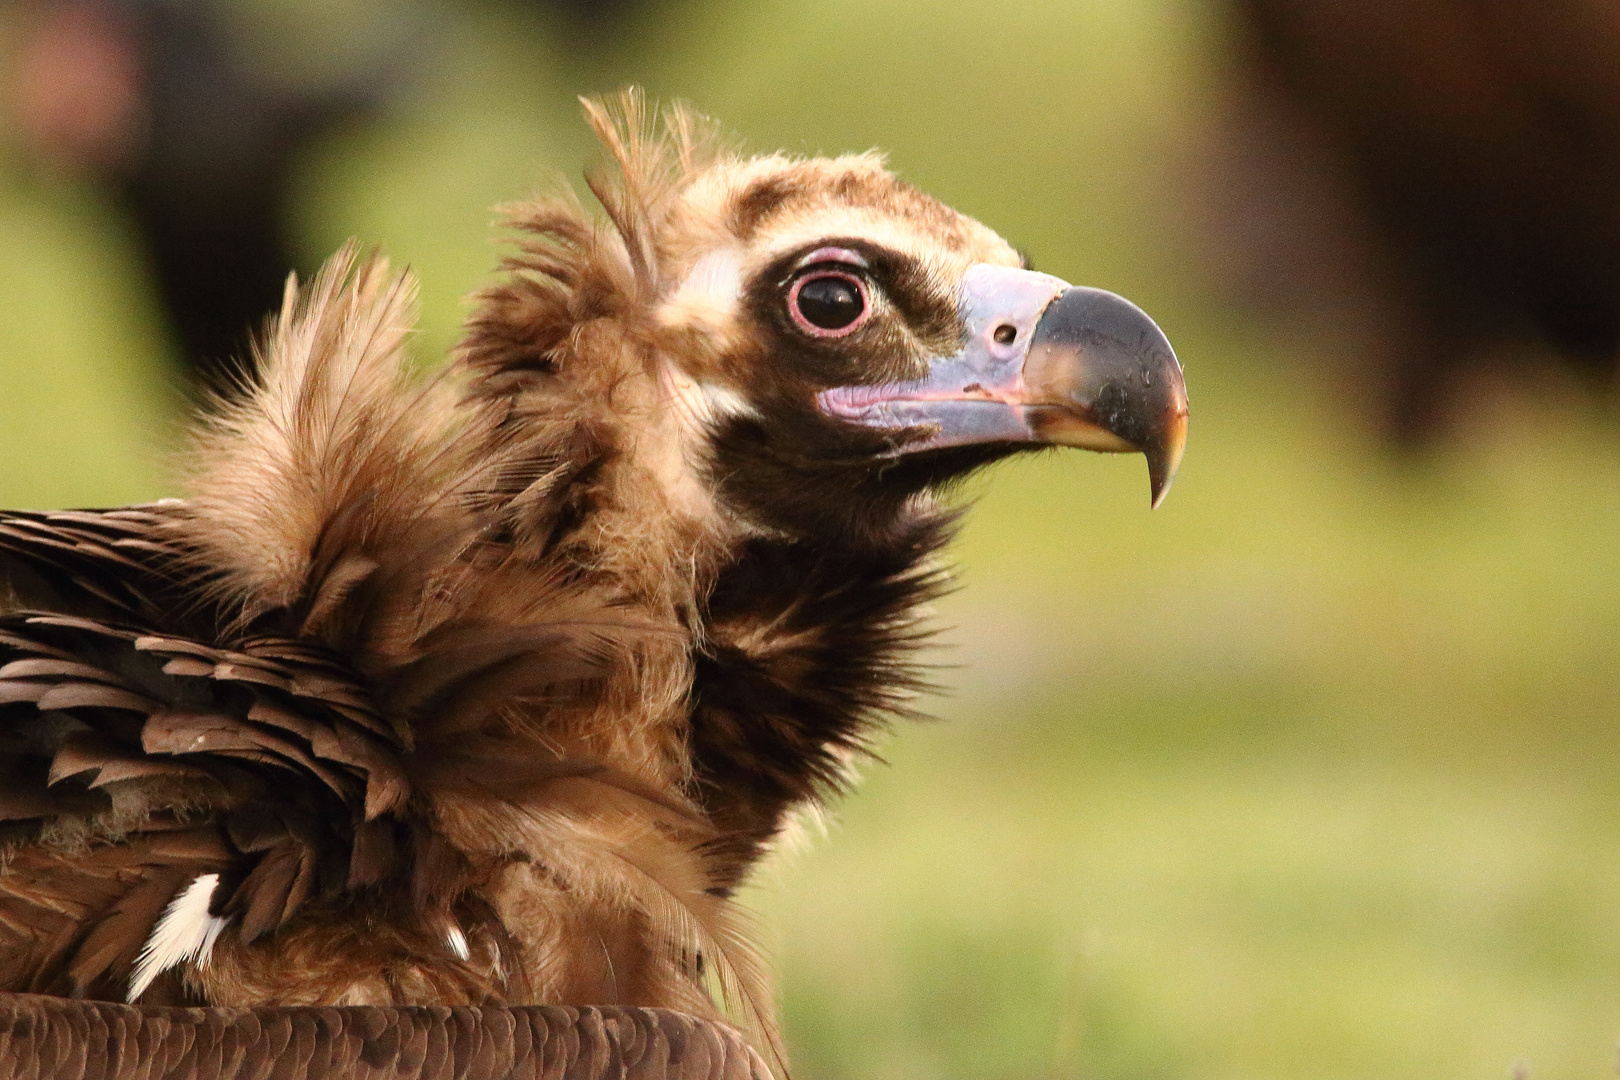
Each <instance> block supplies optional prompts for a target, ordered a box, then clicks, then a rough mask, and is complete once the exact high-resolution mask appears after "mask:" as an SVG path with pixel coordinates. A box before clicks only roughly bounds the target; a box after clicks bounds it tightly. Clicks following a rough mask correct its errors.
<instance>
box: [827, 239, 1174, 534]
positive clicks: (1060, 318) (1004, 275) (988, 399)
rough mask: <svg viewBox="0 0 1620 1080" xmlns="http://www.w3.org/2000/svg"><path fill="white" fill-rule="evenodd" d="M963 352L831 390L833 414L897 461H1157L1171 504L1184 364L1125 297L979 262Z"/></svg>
mask: <svg viewBox="0 0 1620 1080" xmlns="http://www.w3.org/2000/svg"><path fill="white" fill-rule="evenodd" d="M959 303H960V310H961V313H962V319H963V322H964V323H965V324H966V329H967V333H968V339H967V342H966V343H965V344H964V345H963V347H962V350H961V351H960V352H958V353H956V354H954V355H951V356H942V357H936V358H935V359H933V360H932V361H930V363H929V370H928V374H927V375H925V376H924V377H923V378H921V379H917V380H914V381H910V382H903V383H889V384H885V385H880V386H847V387H839V388H837V389H834V390H828V391H824V392H823V393H822V394H821V395H820V397H819V399H818V400H819V404H820V405H821V408H822V409H823V411H825V412H827V413H828V414H830V415H832V416H836V417H838V418H840V419H842V420H846V421H849V422H853V423H857V424H860V425H862V426H863V427H876V428H883V429H889V430H893V431H895V432H896V434H897V436H899V438H898V441H897V443H896V446H895V449H894V451H893V452H894V454H896V455H897V456H898V455H901V454H908V453H914V452H916V451H920V450H931V449H937V448H940V447H947V446H966V445H971V444H975V443H995V442H1010V443H1019V442H1027V443H1039V444H1047V445H1055V446H1078V447H1083V448H1085V449H1088V450H1100V451H1104V452H1115V453H1117V452H1136V453H1141V454H1143V455H1145V456H1146V457H1147V459H1148V479H1149V482H1150V484H1151V489H1152V497H1153V505H1154V506H1158V505H1159V503H1160V502H1162V501H1163V499H1164V496H1165V492H1167V491H1169V489H1170V482H1171V480H1173V479H1174V478H1175V475H1176V467H1177V466H1178V465H1180V464H1181V454H1182V450H1183V449H1184V448H1185V446H1186V443H1187V387H1186V383H1185V382H1184V381H1183V380H1182V375H1181V365H1180V364H1179V363H1177V362H1176V354H1175V352H1174V350H1172V349H1171V348H1170V342H1169V341H1167V340H1166V339H1165V336H1164V334H1163V332H1162V331H1160V330H1159V328H1158V326H1156V325H1155V324H1154V322H1153V320H1152V319H1150V318H1148V317H1147V315H1146V314H1145V313H1143V311H1142V309H1141V308H1139V307H1137V306H1136V305H1135V304H1133V303H1131V302H1130V301H1129V300H1126V299H1125V298H1123V297H1120V296H1116V295H1114V294H1113V293H1110V292H1104V291H1103V290H1101V289H1088V288H1082V287H1076V286H1071V285H1069V284H1068V283H1066V282H1064V281H1061V280H1059V279H1058V278H1054V277H1051V276H1049V275H1047V274H1037V273H1035V272H1033V271H1029V270H1013V269H1009V268H1006V267H1000V266H989V265H985V264H980V265H978V266H974V267H972V268H970V269H969V270H968V272H967V274H966V275H965V276H964V277H963V279H962V290H961V297H960V302H959Z"/></svg>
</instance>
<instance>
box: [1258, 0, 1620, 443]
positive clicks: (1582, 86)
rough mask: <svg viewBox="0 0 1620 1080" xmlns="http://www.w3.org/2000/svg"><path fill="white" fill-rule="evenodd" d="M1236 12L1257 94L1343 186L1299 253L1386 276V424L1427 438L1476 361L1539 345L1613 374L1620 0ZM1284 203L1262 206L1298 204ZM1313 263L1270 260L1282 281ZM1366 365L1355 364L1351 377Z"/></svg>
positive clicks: (1508, 363) (1307, 217) (1304, 230)
mask: <svg viewBox="0 0 1620 1080" xmlns="http://www.w3.org/2000/svg"><path fill="white" fill-rule="evenodd" d="M1235 9H1236V11H1237V12H1238V13H1239V15H1240V25H1241V28H1242V30H1243V32H1244V33H1243V38H1244V41H1245V43H1246V45H1247V48H1248V54H1247V55H1248V58H1249V61H1250V64H1249V69H1250V71H1251V73H1252V74H1253V75H1254V76H1256V79H1255V87H1256V89H1257V91H1258V96H1259V97H1260V98H1262V99H1264V100H1265V101H1266V102H1267V106H1266V107H1268V108H1270V107H1271V106H1278V107H1280V108H1281V109H1282V111H1283V113H1284V115H1285V117H1286V120H1285V122H1284V127H1283V130H1284V131H1285V132H1286V136H1285V137H1286V138H1287V139H1288V140H1289V141H1291V142H1294V143H1295V144H1296V145H1298V144H1299V143H1301V142H1303V143H1306V144H1312V145H1319V146H1320V148H1321V149H1320V152H1319V154H1318V155H1317V156H1319V157H1320V158H1321V159H1322V160H1323V161H1325V162H1326V167H1327V169H1328V170H1329V171H1330V172H1331V173H1332V174H1333V175H1334V176H1335V177H1336V186H1340V187H1342V189H1343V190H1344V191H1345V192H1346V193H1347V195H1348V202H1349V203H1350V207H1349V214H1350V216H1351V217H1352V218H1353V223H1352V224H1351V226H1350V230H1349V231H1350V233H1351V235H1350V236H1348V237H1346V236H1343V235H1340V236H1333V235H1324V234H1323V232H1322V231H1321V224H1320V223H1321V222H1323V221H1327V220H1333V219H1336V218H1338V217H1342V216H1343V214H1342V213H1341V212H1340V211H1338V210H1335V209H1334V208H1331V207H1325V206H1322V205H1320V204H1319V203H1314V202H1313V203H1307V204H1305V205H1304V206H1301V207H1298V208H1297V213H1294V214H1293V216H1292V217H1288V220H1289V222H1290V223H1291V224H1290V226H1288V227H1290V228H1292V227H1295V226H1297V227H1298V232H1299V233H1301V234H1302V235H1303V236H1304V237H1306V239H1305V240H1303V241H1301V243H1300V244H1299V246H1298V249H1297V251H1296V255H1297V256H1299V257H1298V258H1296V259H1295V262H1296V263H1297V262H1298V261H1301V259H1311V260H1321V261H1326V262H1333V261H1356V260H1361V259H1365V260H1366V261H1368V262H1369V263H1370V267H1369V271H1368V273H1369V276H1371V277H1373V278H1375V279H1378V281H1379V284H1378V285H1377V286H1376V288H1377V291H1379V292H1381V293H1382V294H1383V300H1382V301H1381V304H1382V306H1381V307H1380V308H1379V313H1378V316H1377V327H1376V330H1375V336H1376V337H1377V338H1378V339H1379V341H1380V343H1382V344H1383V345H1384V346H1385V347H1387V348H1388V349H1389V353H1390V355H1389V356H1388V357H1387V358H1385V364H1386V366H1387V368H1388V370H1387V376H1388V377H1387V381H1386V387H1385V392H1384V394H1383V396H1382V399H1381V404H1382V406H1383V407H1384V409H1385V422H1386V425H1387V430H1388V431H1389V433H1390V434H1391V435H1392V436H1394V437H1395V438H1397V439H1399V440H1402V441H1408V442H1410V441H1414V440H1421V439H1424V438H1426V437H1428V436H1429V435H1432V434H1434V433H1435V432H1436V431H1437V430H1438V428H1439V426H1441V421H1442V420H1443V418H1444V416H1445V415H1446V413H1447V412H1448V411H1449V410H1450V409H1451V408H1452V407H1453V406H1454V405H1455V404H1456V399H1457V397H1458V395H1459V392H1460V391H1465V390H1466V389H1467V387H1468V386H1469V384H1470V381H1471V376H1472V375H1473V374H1474V373H1475V372H1477V371H1479V370H1481V369H1484V368H1486V367H1488V366H1490V365H1498V366H1504V367H1509V368H1511V367H1512V366H1514V365H1516V364H1522V363H1523V362H1524V361H1525V360H1526V359H1529V360H1531V361H1532V362H1536V363H1539V362H1541V361H1540V359H1539V357H1538V356H1537V354H1538V353H1539V354H1540V356H1546V355H1548V354H1551V355H1552V356H1556V357H1558V358H1561V359H1562V361H1564V362H1565V363H1566V364H1567V365H1568V366H1570V367H1571V368H1572V369H1573V370H1575V371H1577V372H1579V373H1581V375H1582V376H1583V377H1585V378H1587V379H1588V380H1589V381H1591V382H1593V383H1596V384H1598V385H1609V384H1612V381H1613V377H1614V374H1615V366H1616V362H1617V360H1620V200H1617V199H1616V198H1615V192H1617V191H1620V7H1617V6H1616V5H1614V4H1612V3H1606V2H1603V0H1542V2H1538V3H1525V2H1523V0H1410V2H1406V3H1378V2H1368V0H1348V2H1337V3H1317V2H1313V0H1236V2H1235ZM1240 167H1241V168H1242V170H1243V174H1242V178H1241V179H1239V178H1237V177H1236V176H1234V178H1233V180H1234V182H1235V183H1238V184H1241V185H1243V186H1246V187H1248V186H1252V185H1254V183H1255V172H1256V171H1257V166H1256V163H1255V162H1254V161H1249V162H1247V163H1245V164H1243V165H1242V166H1240ZM1263 167H1264V166H1263V163H1262V165H1261V166H1260V168H1263ZM1286 203H1287V200H1286V199H1285V200H1283V204H1282V205H1272V206H1268V207H1264V208H1262V209H1261V213H1264V214H1270V213H1273V212H1276V211H1281V212H1282V213H1283V214H1284V215H1285V216H1286V215H1287V214H1288V212H1289V208H1288V206H1287V205H1286ZM1302 270H1305V268H1302V267H1300V266H1298V265H1279V266H1274V267H1272V268H1271V273H1272V275H1273V276H1274V278H1275V279H1276V282H1275V283H1276V284H1277V285H1278V286H1281V287H1282V288H1284V289H1286V287H1287V286H1286V280H1287V279H1289V278H1297V277H1299V276H1300V274H1301V271H1302ZM1305 272H1306V273H1308V272H1309V271H1308V270H1305ZM1368 362H1369V359H1368V357H1367V356H1366V355H1365V354H1364V353H1363V354H1362V355H1360V356H1358V359H1357V363H1358V364H1365V363H1368ZM1366 376H1367V372H1366V371H1365V370H1358V372H1357V376H1356V378H1357V384H1358V385H1359V386H1365V385H1366ZM1523 381H1524V382H1525V383H1526V384H1527V385H1531V386H1534V385H1536V384H1535V383H1533V382H1532V381H1531V380H1523ZM1540 385H1543V386H1544V385H1545V381H1544V380H1543V381H1540Z"/></svg>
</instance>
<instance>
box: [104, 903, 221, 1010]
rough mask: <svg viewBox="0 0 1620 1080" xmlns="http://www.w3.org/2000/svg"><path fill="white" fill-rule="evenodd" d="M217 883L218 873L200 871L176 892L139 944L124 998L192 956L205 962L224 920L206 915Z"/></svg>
mask: <svg viewBox="0 0 1620 1080" xmlns="http://www.w3.org/2000/svg"><path fill="white" fill-rule="evenodd" d="M218 886H219V875H218V874H203V875H202V876H200V877H198V878H197V879H196V880H195V881H193V882H192V883H191V884H190V885H187V886H186V887H185V888H184V889H183V890H181V891H180V892H179V893H178V894H176V896H175V898H174V899H173V900H170V901H169V906H168V907H167V908H165V909H164V911H163V917H162V918H161V919H159V920H158V924H157V926H156V927H154V928H153V929H152V936H151V937H149V938H147V939H146V944H145V945H143V946H142V947H141V955H140V956H139V957H138V958H136V960H135V970H134V972H133V973H132V974H131V975H130V977H129V994H128V995H127V996H126V997H125V999H124V1000H126V1001H134V1000H135V999H136V998H138V997H140V996H141V995H142V994H143V993H145V992H146V988H147V987H148V986H151V985H152V980H153V979H155V978H157V977H158V976H159V975H161V974H163V973H164V972H165V971H168V970H169V969H170V968H172V967H174V966H175V965H176V964H183V963H185V962H186V961H188V960H192V959H195V960H196V961H197V962H198V963H199V964H206V963H208V954H209V952H210V951H211V950H212V949H213V947H214V942H215V940H216V939H218V937H219V932H220V931H221V930H223V929H225V920H224V919H222V918H220V917H219V916H217V915H210V914H208V902H209V901H210V900H212V899H213V897H214V889H216V888H217V887H218Z"/></svg>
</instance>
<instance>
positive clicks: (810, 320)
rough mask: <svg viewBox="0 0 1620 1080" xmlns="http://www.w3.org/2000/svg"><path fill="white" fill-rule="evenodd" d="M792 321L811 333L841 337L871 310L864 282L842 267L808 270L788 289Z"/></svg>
mask: <svg viewBox="0 0 1620 1080" xmlns="http://www.w3.org/2000/svg"><path fill="white" fill-rule="evenodd" d="M787 306H788V314H790V315H792V316H793V325H795V326H797V327H798V328H799V329H800V330H803V331H804V332H805V333H807V334H809V335H810V336H812V337H823V338H832V337H843V336H844V335H845V334H849V333H853V332H854V331H855V330H856V329H857V328H858V327H859V326H860V325H861V324H862V323H864V322H866V318H867V316H868V315H870V314H871V311H872V305H871V304H870V303H869V301H868V298H867V295H866V282H864V281H862V280H861V279H860V278H859V277H858V276H856V275H855V274H851V273H849V272H847V271H844V270H811V271H810V272H809V273H806V274H803V275H801V276H800V277H799V278H798V279H797V280H795V281H794V282H793V287H792V288H791V289H789V290H788V296H787Z"/></svg>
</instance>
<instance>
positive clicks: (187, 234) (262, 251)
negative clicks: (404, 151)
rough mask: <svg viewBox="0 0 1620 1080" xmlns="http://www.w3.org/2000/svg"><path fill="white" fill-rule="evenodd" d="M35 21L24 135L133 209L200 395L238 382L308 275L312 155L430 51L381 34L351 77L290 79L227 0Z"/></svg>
mask: <svg viewBox="0 0 1620 1080" xmlns="http://www.w3.org/2000/svg"><path fill="white" fill-rule="evenodd" d="M24 16H25V17H24V18H22V19H20V20H19V28H18V29H19V32H18V35H17V36H18V42H17V46H16V49H17V56H16V63H15V67H16V70H15V71H14V72H11V73H10V77H9V79H8V80H7V81H8V82H9V84H10V85H9V86H8V87H7V89H8V90H9V91H10V95H9V96H10V97H11V98H12V100H13V102H14V105H15V111H16V115H17V117H18V120H19V127H20V129H21V131H22V133H23V134H24V135H25V136H26V137H27V139H28V141H29V142H30V143H31V144H32V147H33V149H34V150H35V152H36V153H38V154H39V155H40V156H41V157H43V158H46V159H48V160H51V161H53V162H55V163H56V164H58V165H60V166H63V167H66V168H68V169H71V170H75V171H79V172H83V173H85V174H87V175H89V176H90V177H93V178H95V179H98V180H100V181H101V182H102V183H104V184H105V185H106V187H107V190H108V192H109V193H110V194H111V195H112V196H113V197H114V198H115V199H116V201H117V202H118V203H119V204H120V205H121V206H122V208H123V209H124V210H125V211H127V212H128V214H129V216H130V220H131V222H132V223H133V225H134V227H135V232H136V234H137V236H138V237H139V240H140V241H141V244H142V245H143V247H144V255H145V257H146V260H147V263H148V265H149V266H150V269H151V271H152V276H153V280H154V283H155V285H156V287H157V292H158V297H159V299H160V301H161V303H162V306H163V310H164V312H165V313H166V315H167V316H168V320H169V322H170V324H171V327H172V329H173V331H174V334H175V337H176V338H177V341H176V344H177V345H178V346H179V352H180V356H181V359H182V360H183V361H184V363H185V364H186V366H187V369H188V371H189V373H190V374H191V375H192V376H193V378H194V379H195V381H196V383H197V384H198V386H199V387H200V388H204V389H208V388H213V389H218V388H220V387H222V386H224V385H226V384H227V383H228V382H229V380H230V379H231V378H232V377H233V376H234V374H235V370H234V369H233V367H232V364H233V362H234V360H235V359H237V358H240V357H241V355H242V354H243V353H244V351H245V347H246V345H247V344H248V328H249V327H253V326H258V325H259V324H260V323H261V322H262V321H263V320H264V318H265V317H266V316H267V315H269V314H270V313H272V312H273V311H274V310H275V309H276V307H277V305H278V304H279V302H280V298H281V286H282V282H283V281H284V280H285V279H286V276H287V272H288V270H289V269H290V268H292V267H293V266H294V265H296V261H295V258H294V251H293V244H292V240H291V226H290V223H289V219H290V213H289V209H290V208H289V205H288V204H289V202H290V199H291V195H292V192H293V188H294V177H295V173H296V171H297V169H298V167H299V165H300V164H301V162H302V161H303V159H304V156H305V154H306V152H307V151H308V150H309V148H310V147H311V146H312V145H313V144H315V143H316V142H317V141H318V140H320V139H322V138H324V137H326V136H329V135H331V134H332V133H334V132H336V131H339V130H341V129H343V128H345V127H352V126H357V125H359V124H361V123H362V122H364V121H366V120H369V119H373V118H375V117H376V116H377V115H378V114H380V113H381V112H382V110H383V108H384V106H385V105H386V104H388V103H389V102H390V101H391V100H392V99H394V98H396V97H398V96H399V93H400V91H401V90H402V89H403V87H404V86H405V85H406V83H407V82H408V79H407V77H406V72H407V71H409V70H410V64H411V61H413V60H417V59H419V55H420V53H421V52H422V51H423V50H422V48H421V47H420V44H419V43H417V42H414V41H410V40H406V39H404V36H403V34H401V33H400V32H398V31H397V30H394V31H392V32H388V33H383V32H381V31H382V30H383V29H384V27H381V26H374V27H373V30H374V31H377V32H378V40H377V41H375V42H369V43H366V44H365V45H364V46H360V47H356V46H354V45H352V44H351V45H350V47H348V48H347V49H346V50H345V51H344V58H345V63H343V64H342V65H335V64H330V63H328V64H327V65H326V67H328V68H331V69H332V70H327V71H324V72H322V74H321V77H319V78H315V77H311V76H306V77H304V78H302V79H288V78H286V77H284V73H280V72H277V71H275V70H273V68H274V65H272V64H269V63H266V62H264V60H263V59H262V58H260V60H259V61H258V62H257V63H255V62H254V57H253V50H252V49H251V48H248V47H245V42H252V39H253V38H254V36H255V35H254V34H253V33H251V32H250V28H249V27H247V26H244V25H243V24H244V23H245V22H246V21H247V20H245V19H244V18H243V12H242V11H241V10H240V9H237V8H236V7H234V6H233V5H231V4H229V3H228V2H224V0H33V2H32V3H30V4H28V5H25V6H24ZM372 21H373V22H375V23H386V22H387V20H386V19H385V18H382V17H377V18H374V19H373V20H372ZM260 36H262V31H261V32H260ZM258 44H260V45H261V46H262V45H263V43H262V42H259V43H258ZM261 51H262V50H261ZM278 76H282V77H278Z"/></svg>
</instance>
